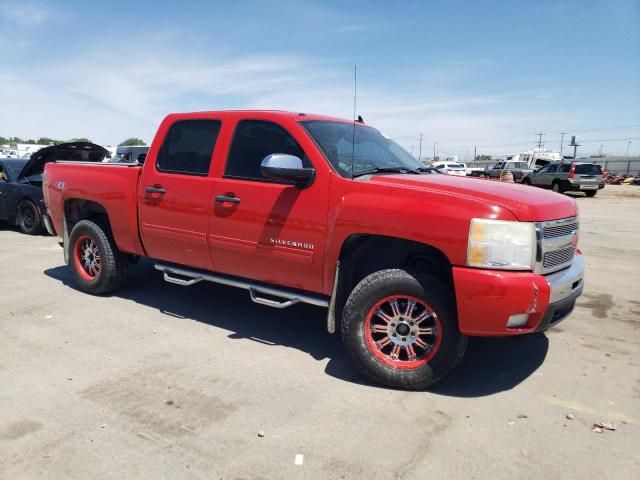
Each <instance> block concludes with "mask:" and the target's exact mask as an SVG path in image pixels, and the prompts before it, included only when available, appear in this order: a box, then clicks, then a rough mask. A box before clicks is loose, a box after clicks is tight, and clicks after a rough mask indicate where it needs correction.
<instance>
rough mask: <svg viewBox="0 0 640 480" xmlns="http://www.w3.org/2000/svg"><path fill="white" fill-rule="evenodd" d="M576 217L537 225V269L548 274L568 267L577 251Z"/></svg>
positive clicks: (577, 223) (577, 227) (577, 226)
mask: <svg viewBox="0 0 640 480" xmlns="http://www.w3.org/2000/svg"><path fill="white" fill-rule="evenodd" d="M579 226H580V225H579V222H578V219H577V218H576V217H571V218H565V219H562V220H552V221H549V222H542V223H539V224H538V225H537V231H538V234H537V237H538V254H537V255H536V258H537V261H536V271H537V272H539V273H543V274H547V273H552V272H555V271H558V270H562V269H563V268H566V267H568V266H569V265H570V264H571V262H572V261H573V257H574V256H575V253H576V244H575V242H576V238H577V232H578V229H579Z"/></svg>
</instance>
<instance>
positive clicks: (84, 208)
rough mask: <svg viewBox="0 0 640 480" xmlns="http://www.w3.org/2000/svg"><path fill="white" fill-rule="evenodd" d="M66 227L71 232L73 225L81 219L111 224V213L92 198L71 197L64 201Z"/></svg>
mask: <svg viewBox="0 0 640 480" xmlns="http://www.w3.org/2000/svg"><path fill="white" fill-rule="evenodd" d="M64 218H65V221H66V225H65V227H66V228H67V231H68V232H71V229H72V228H73V226H74V225H75V224H76V223H78V222H79V221H80V220H89V219H91V220H94V221H103V222H106V224H107V225H109V215H108V214H107V211H106V210H105V208H104V207H103V206H102V205H100V204H99V203H96V202H93V201H91V200H83V199H78V198H70V199H68V200H66V201H65V202H64Z"/></svg>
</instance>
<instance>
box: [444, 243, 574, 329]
mask: <svg viewBox="0 0 640 480" xmlns="http://www.w3.org/2000/svg"><path fill="white" fill-rule="evenodd" d="M453 280H454V284H455V289H456V306H457V309H458V325H459V327H460V331H461V332H462V333H464V334H465V335H477V336H508V335H519V334H523V333H531V332H537V331H543V330H546V329H547V328H549V327H550V326H552V325H555V324H557V323H558V322H560V321H561V320H563V319H564V318H566V317H567V316H568V315H569V314H570V313H571V311H572V310H573V308H574V306H575V301H576V298H578V297H579V296H580V294H581V293H582V289H583V284H584V257H583V255H582V254H581V253H576V256H575V257H574V259H573V262H572V263H571V265H570V266H569V268H566V269H565V270H562V271H560V272H556V273H552V274H550V275H540V274H537V273H533V272H508V271H499V270H482V269H473V268H464V267H454V268H453ZM522 314H527V315H528V319H527V321H526V323H525V324H524V325H522V326H518V327H507V322H508V321H509V317H511V316H513V315H522Z"/></svg>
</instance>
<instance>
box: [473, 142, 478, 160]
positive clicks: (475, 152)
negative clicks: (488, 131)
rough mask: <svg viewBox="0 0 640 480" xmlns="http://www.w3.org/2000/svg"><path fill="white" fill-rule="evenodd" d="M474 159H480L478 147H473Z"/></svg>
mask: <svg viewBox="0 0 640 480" xmlns="http://www.w3.org/2000/svg"><path fill="white" fill-rule="evenodd" d="M473 159H474V160H477V159H478V147H477V146H475V145H474V146H473Z"/></svg>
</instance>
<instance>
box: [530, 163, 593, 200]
mask: <svg viewBox="0 0 640 480" xmlns="http://www.w3.org/2000/svg"><path fill="white" fill-rule="evenodd" d="M522 183H524V184H526V185H534V186H536V187H542V188H550V189H551V190H553V191H554V192H559V193H562V192H569V191H573V192H584V193H585V195H586V196H587V197H593V196H595V194H596V193H598V190H600V189H601V188H604V177H603V175H602V167H601V166H600V165H598V164H597V163H586V162H571V163H564V162H556V163H550V164H548V165H545V166H544V167H542V168H541V169H540V170H538V171H536V172H533V173H530V174H529V175H527V176H526V177H525V178H524V180H522Z"/></svg>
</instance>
